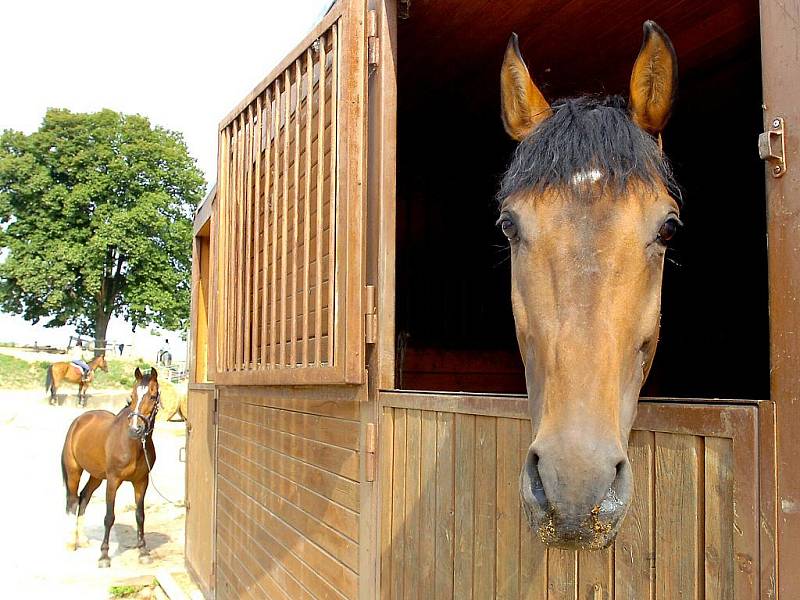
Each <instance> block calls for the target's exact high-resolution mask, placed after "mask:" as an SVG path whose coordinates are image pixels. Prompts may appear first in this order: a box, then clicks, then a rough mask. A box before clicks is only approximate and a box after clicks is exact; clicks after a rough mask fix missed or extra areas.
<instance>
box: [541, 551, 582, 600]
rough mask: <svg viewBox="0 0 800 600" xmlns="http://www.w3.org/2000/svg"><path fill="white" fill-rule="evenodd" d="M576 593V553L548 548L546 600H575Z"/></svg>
mask: <svg viewBox="0 0 800 600" xmlns="http://www.w3.org/2000/svg"><path fill="white" fill-rule="evenodd" d="M577 591H578V553H577V552H575V551H574V550H561V549H559V548H548V550H547V600H575V598H576V597H577Z"/></svg>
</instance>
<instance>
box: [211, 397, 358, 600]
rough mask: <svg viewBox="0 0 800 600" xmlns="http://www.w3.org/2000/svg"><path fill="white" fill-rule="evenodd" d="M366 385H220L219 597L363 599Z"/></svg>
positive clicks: (218, 481)
mask: <svg viewBox="0 0 800 600" xmlns="http://www.w3.org/2000/svg"><path fill="white" fill-rule="evenodd" d="M364 393H366V392H365V390H364V389H363V388H346V389H343V388H342V389H335V388H334V389H331V388H328V389H321V388H318V389H313V388H303V389H292V388H246V387H238V388H221V389H220V400H219V426H218V440H219V442H218V463H217V464H218V467H217V468H218V477H217V538H216V539H217V554H216V557H217V596H216V597H217V598H218V599H219V600H224V599H226V598H236V599H238V598H253V599H263V598H278V599H291V600H295V599H312V598H331V599H342V598H355V597H357V593H358V587H359V575H358V572H359V564H358V559H359V515H360V512H361V511H360V507H359V503H360V497H359V495H360V484H359V465H360V456H359V432H360V422H359V419H360V403H361V402H362V401H363V398H362V397H361V396H362V395H363V394H364Z"/></svg>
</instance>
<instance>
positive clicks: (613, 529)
mask: <svg viewBox="0 0 800 600" xmlns="http://www.w3.org/2000/svg"><path fill="white" fill-rule="evenodd" d="M522 506H523V508H524V511H525V516H526V517H527V520H528V525H529V526H530V528H531V531H532V532H533V533H534V534H536V535H538V537H539V539H541V540H542V542H543V543H544V544H545V545H546V546H549V547H552V548H560V549H562V550H602V549H604V548H608V547H609V546H611V544H613V543H614V540H615V539H616V537H617V533H619V529H620V527H621V525H622V522H623V521H624V519H625V514H626V513H627V510H628V505H627V504H623V503H620V504H619V505H618V506H615V507H614V508H613V510H610V511H601V510H599V509H597V510H594V511H592V512H591V513H590V514H589V515H588V516H586V517H584V518H580V519H564V518H562V517H560V516H558V515H557V514H556V513H555V511H553V510H552V509H550V510H548V511H543V510H541V509H540V508H539V507H538V506H537V507H535V508H531V506H530V505H528V504H527V503H526V502H524V501H523V502H522Z"/></svg>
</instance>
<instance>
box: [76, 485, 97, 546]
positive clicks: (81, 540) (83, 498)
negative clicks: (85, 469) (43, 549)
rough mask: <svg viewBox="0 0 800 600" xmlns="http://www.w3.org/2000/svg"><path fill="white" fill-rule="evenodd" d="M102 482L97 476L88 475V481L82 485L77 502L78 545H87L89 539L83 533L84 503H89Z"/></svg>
mask: <svg viewBox="0 0 800 600" xmlns="http://www.w3.org/2000/svg"><path fill="white" fill-rule="evenodd" d="M102 482H103V480H102V479H98V478H97V477H92V476H91V475H90V476H89V481H87V482H86V485H84V486H83V489H82V490H81V495H80V501H79V504H78V535H77V540H78V541H77V542H76V544H77V545H78V546H79V547H80V546H88V545H89V540H87V539H86V536H85V535H84V533H83V513H85V512H86V505H87V504H89V500H90V499H91V498H92V494H94V491H95V490H96V489H97V488H98V487H99V486H100V484H101V483H102Z"/></svg>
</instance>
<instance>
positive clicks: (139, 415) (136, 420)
mask: <svg viewBox="0 0 800 600" xmlns="http://www.w3.org/2000/svg"><path fill="white" fill-rule="evenodd" d="M134 377H135V378H136V383H135V384H134V386H133V390H132V391H131V403H130V405H129V406H130V414H129V415H128V435H129V436H130V437H132V438H138V439H144V437H145V436H147V435H149V433H150V432H151V431H152V430H153V424H154V421H155V417H156V412H157V411H158V405H159V401H160V397H161V394H160V392H159V388H158V371H156V370H155V369H150V372H149V373H148V374H147V375H143V374H142V372H141V371H140V370H139V367H136V371H135V372H134Z"/></svg>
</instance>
